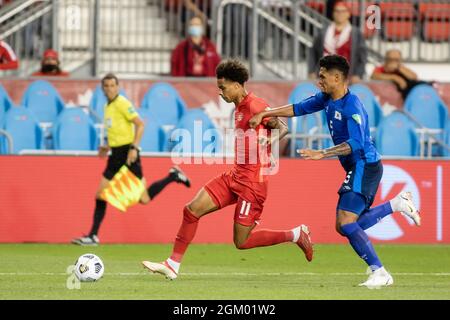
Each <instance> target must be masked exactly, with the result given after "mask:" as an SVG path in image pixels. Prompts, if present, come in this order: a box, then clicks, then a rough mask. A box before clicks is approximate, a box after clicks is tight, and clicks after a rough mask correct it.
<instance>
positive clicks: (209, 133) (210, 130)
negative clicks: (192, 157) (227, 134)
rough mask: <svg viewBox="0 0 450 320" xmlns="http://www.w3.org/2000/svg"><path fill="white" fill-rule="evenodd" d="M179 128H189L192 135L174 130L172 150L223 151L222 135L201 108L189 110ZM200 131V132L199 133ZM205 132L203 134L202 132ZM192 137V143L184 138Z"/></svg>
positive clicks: (182, 118) (189, 151)
mask: <svg viewBox="0 0 450 320" xmlns="http://www.w3.org/2000/svg"><path fill="white" fill-rule="evenodd" d="M177 128H178V129H182V130H187V131H188V132H189V134H190V136H189V137H188V136H186V135H185V133H186V131H178V130H174V131H172V134H171V136H170V144H171V147H170V149H171V151H172V152H182V153H202V152H203V153H204V154H208V155H210V154H217V153H221V147H222V135H221V134H220V132H219V131H218V130H217V129H216V126H215V125H214V123H213V122H212V121H211V119H210V118H209V117H208V115H207V114H206V113H205V112H204V111H203V109H201V108H197V109H190V110H188V111H187V112H186V113H185V114H184V115H183V116H182V117H181V119H180V121H179V122H178V124H177ZM199 133H200V134H199ZM201 133H203V135H202V134H201ZM188 138H190V139H191V140H190V141H192V142H191V143H183V142H187V141H184V140H183V139H188Z"/></svg>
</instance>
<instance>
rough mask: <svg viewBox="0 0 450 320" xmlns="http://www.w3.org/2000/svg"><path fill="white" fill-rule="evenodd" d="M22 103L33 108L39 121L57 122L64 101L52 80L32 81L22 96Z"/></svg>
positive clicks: (30, 108)
mask: <svg viewBox="0 0 450 320" xmlns="http://www.w3.org/2000/svg"><path fill="white" fill-rule="evenodd" d="M22 105H24V106H25V107H27V108H28V109H29V110H31V111H32V112H33V113H34V114H35V116H36V118H37V119H38V121H39V122H51V123H53V122H55V120H56V118H57V117H58V114H59V113H60V112H61V111H62V110H63V109H64V102H63V100H62V99H61V97H60V95H59V93H58V92H57V91H56V89H55V88H54V87H53V85H52V84H51V83H50V82H47V81H44V80H38V81H34V82H32V83H31V84H30V85H29V86H28V88H27V90H26V91H25V93H24V95H23V97H22Z"/></svg>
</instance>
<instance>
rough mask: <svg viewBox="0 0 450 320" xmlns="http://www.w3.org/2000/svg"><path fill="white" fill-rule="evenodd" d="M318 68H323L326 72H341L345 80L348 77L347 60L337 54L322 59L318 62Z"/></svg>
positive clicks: (348, 67)
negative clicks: (333, 70)
mask: <svg viewBox="0 0 450 320" xmlns="http://www.w3.org/2000/svg"><path fill="white" fill-rule="evenodd" d="M319 67H320V68H325V69H327V71H328V70H332V69H335V70H338V71H340V72H342V74H343V75H344V77H345V78H347V77H348V71H349V69H350V66H349V64H348V61H347V59H345V58H344V57H343V56H340V55H337V54H332V55H329V56H325V57H322V58H321V59H320V60H319Z"/></svg>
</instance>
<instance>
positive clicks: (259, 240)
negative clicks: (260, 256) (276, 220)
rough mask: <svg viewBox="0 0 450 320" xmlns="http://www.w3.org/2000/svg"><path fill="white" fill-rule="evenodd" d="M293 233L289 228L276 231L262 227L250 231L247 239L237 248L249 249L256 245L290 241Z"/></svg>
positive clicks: (263, 245) (262, 245)
mask: <svg viewBox="0 0 450 320" xmlns="http://www.w3.org/2000/svg"><path fill="white" fill-rule="evenodd" d="M292 239H293V234H292V231H291V230H288V231H276V230H268V229H262V230H258V231H253V232H251V233H250V235H249V237H248V239H247V241H245V243H244V244H243V245H242V246H240V247H239V249H250V248H256V247H265V246H272V245H274V244H278V243H283V242H288V241H292Z"/></svg>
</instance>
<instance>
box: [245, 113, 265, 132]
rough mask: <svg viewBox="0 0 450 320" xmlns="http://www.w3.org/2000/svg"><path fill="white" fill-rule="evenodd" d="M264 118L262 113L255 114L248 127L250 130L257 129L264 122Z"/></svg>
mask: <svg viewBox="0 0 450 320" xmlns="http://www.w3.org/2000/svg"><path fill="white" fill-rule="evenodd" d="M262 119H263V117H262V114H261V113H258V114H255V115H254V116H253V117H252V118H251V119H250V120H249V121H248V125H249V126H250V128H253V129H255V128H256V127H257V126H258V125H259V124H260V123H261V121H262Z"/></svg>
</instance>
